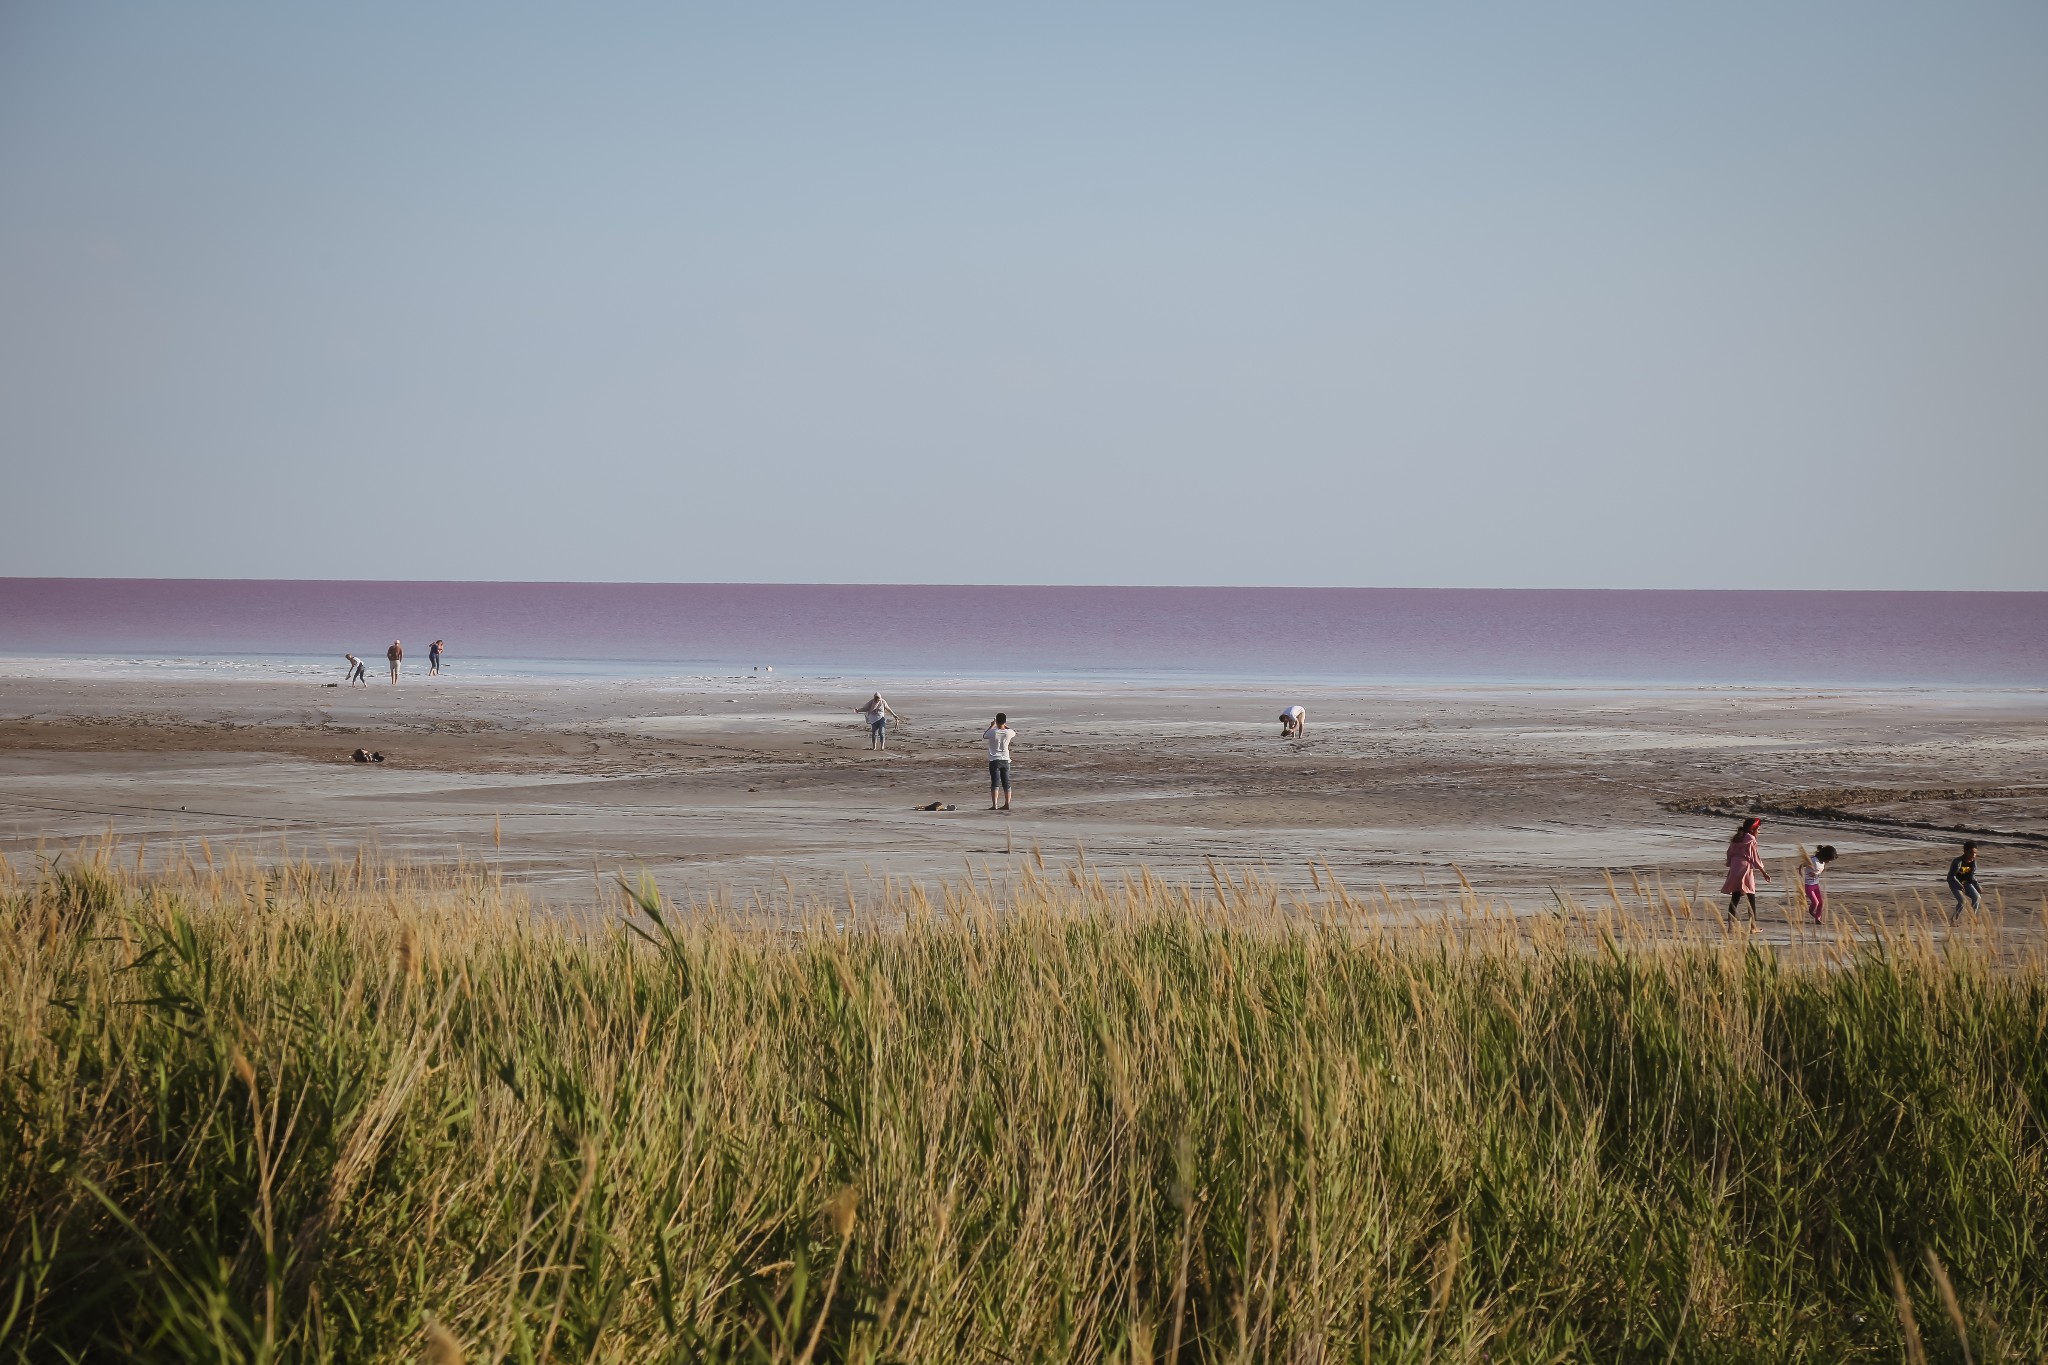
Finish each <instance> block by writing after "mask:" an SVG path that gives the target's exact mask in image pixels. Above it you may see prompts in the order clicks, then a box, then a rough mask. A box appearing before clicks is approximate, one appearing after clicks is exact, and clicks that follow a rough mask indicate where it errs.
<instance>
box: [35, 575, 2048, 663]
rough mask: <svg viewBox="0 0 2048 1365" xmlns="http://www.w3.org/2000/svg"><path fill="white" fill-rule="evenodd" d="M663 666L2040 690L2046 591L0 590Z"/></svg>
mask: <svg viewBox="0 0 2048 1365" xmlns="http://www.w3.org/2000/svg"><path fill="white" fill-rule="evenodd" d="M437 637H438V638H441V639H445V640H446V641H447V642H448V650H449V667H450V669H451V670H463V669H476V670H479V671H512V672H522V671H539V672H552V673H571V674H574V673H592V674H605V673H610V674H621V673H624V674H634V673H645V674H649V675H657V674H661V673H664V672H671V671H687V670H704V669H735V668H737V669H741V670H745V669H747V668H749V667H752V666H754V665H758V664H773V665H775V666H776V668H777V669H778V671H789V672H794V673H800V674H801V673H839V672H849V671H850V672H860V673H863V674H874V675H959V676H966V677H1015V676H1060V675H1067V674H1072V675H1082V676H1098V677H1132V678H1144V677H1152V676H1159V675H1174V676H1183V677H1187V678H1189V679H1234V678H1248V679H1251V678H1256V679H1270V678H1300V679H1304V680H1311V679H1312V680H1322V681H1359V682H1372V681H1380V680H1386V681H1426V680H1441V681H1475V682H1562V683H1575V682H1576V683H1601V682H1619V683H1628V682H1674V683H1685V682H1708V683H1713V682H1726V683H1788V684H1798V683H1834V684H1860V685H1878V686H1896V685H1915V684H1924V685H1936V686H1992V687H2039V686H2043V685H2048V593H1911V592H1670V591H1582V590H1522V589H1463V588H1429V589H1421V588H1415V589H1411V588H1116V587H973V586H943V585H940V586H903V585H830V584H757V583H721V584H687V583H680V584H669V583H392V582H330V581H305V580H190V579H58V578H0V654H5V655H12V656H16V657H38V658H52V657H55V658H62V659H78V660H81V661H85V660H93V659H99V660H119V659H147V660H159V661H161V660H195V661H196V660H207V659H220V658H228V659H251V660H270V661H279V662H308V663H310V662H316V661H317V662H320V663H323V664H325V663H329V662H333V663H337V664H338V660H339V657H340V655H341V654H342V653H343V652H344V651H353V652H354V653H356V654H359V655H362V656H363V657H365V658H366V659H369V660H370V661H371V664H372V667H373V668H375V667H378V666H381V662H382V658H383V654H384V648H385V646H386V645H388V644H389V643H390V642H391V641H392V639H393V638H398V639H402V640H403V641H404V642H405V648H406V655H407V661H408V665H409V666H413V667H424V666H425V662H426V653H427V645H428V644H429V643H430V642H431V641H433V640H434V639H436V638H437Z"/></svg>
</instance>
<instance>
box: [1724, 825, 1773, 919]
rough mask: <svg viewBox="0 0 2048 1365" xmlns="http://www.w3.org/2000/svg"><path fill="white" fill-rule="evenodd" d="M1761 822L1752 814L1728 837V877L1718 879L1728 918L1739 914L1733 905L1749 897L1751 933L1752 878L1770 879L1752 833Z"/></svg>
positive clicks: (1754, 887)
mask: <svg viewBox="0 0 2048 1365" xmlns="http://www.w3.org/2000/svg"><path fill="white" fill-rule="evenodd" d="M1763 827H1764V822H1763V821H1762V820H1760V819H1758V818H1757V817H1756V816H1751V817H1750V818H1749V819H1747V820H1744V821H1743V822H1742V824H1741V826H1740V827H1739V828H1738V829H1737V830H1736V831H1735V836H1734V837H1733V838H1731V839H1730V840H1729V841H1728V877H1727V879H1726V880H1725V881H1723V882H1722V883H1721V892H1722V894H1723V895H1725V896H1727V897H1728V918H1730V919H1739V918H1741V917H1740V916H1739V915H1738V914H1737V913H1736V906H1737V905H1738V904H1740V903H1741V901H1742V898H1743V897H1745V896H1747V897H1748V898H1749V929H1750V932H1751V933H1755V932H1756V931H1757V929H1758V928H1759V927H1760V926H1759V925H1758V924H1757V922H1756V879H1757V878H1758V877H1759V876H1761V877H1762V878H1763V879H1764V880H1765V881H1769V880H1770V879H1771V874H1770V872H1769V871H1768V870H1767V869H1766V868H1765V867H1764V860H1763V855H1762V854H1760V853H1758V852H1757V851H1756V833H1757V831H1758V830H1760V829H1762V828H1763Z"/></svg>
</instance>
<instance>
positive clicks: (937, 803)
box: [917, 801, 953, 810]
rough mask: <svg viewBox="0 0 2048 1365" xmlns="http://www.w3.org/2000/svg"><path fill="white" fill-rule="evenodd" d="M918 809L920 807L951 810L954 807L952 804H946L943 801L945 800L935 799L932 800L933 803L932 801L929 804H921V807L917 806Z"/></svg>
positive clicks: (923, 808) (921, 808) (920, 808)
mask: <svg viewBox="0 0 2048 1365" xmlns="http://www.w3.org/2000/svg"><path fill="white" fill-rule="evenodd" d="M917 809H918V810H951V809H953V808H952V807H951V806H949V805H947V804H946V803H945V802H943V801H934V802H932V803H931V804H930V805H929V806H919V807H917Z"/></svg>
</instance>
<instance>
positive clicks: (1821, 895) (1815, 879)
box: [1799, 844, 1835, 924]
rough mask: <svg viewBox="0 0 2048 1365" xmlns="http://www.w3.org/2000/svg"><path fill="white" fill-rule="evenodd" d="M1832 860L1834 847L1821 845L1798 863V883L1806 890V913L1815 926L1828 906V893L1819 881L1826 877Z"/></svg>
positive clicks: (1833, 858)
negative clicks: (1811, 918)
mask: <svg viewBox="0 0 2048 1365" xmlns="http://www.w3.org/2000/svg"><path fill="white" fill-rule="evenodd" d="M1800 851H1801V852H1802V853H1804V852H1805V850H1804V849H1802V850H1800ZM1834 860H1835V846H1834V845H1833V844H1822V845H1821V846H1820V847H1819V848H1817V849H1815V850H1814V851H1813V852H1811V853H1807V854H1806V856H1805V857H1804V858H1802V859H1801V860H1800V862H1799V881H1800V884H1801V885H1803V886H1804V887H1805V888H1806V913H1807V914H1809V915H1811V916H1813V922H1814V923H1815V924H1819V923H1820V917H1821V912H1822V911H1824V910H1826V909H1827V905H1828V893H1827V892H1826V891H1825V890H1824V889H1823V888H1822V887H1821V884H1820V879H1821V878H1822V877H1824V876H1826V875H1827V871H1828V864H1829V863H1831V862H1833V861H1834Z"/></svg>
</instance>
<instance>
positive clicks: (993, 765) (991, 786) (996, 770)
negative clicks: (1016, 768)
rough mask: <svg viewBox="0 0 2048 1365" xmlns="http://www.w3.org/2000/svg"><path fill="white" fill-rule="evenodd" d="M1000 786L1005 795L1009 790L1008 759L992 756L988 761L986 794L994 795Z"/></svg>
mask: <svg viewBox="0 0 2048 1365" xmlns="http://www.w3.org/2000/svg"><path fill="white" fill-rule="evenodd" d="M997 788H1001V789H1002V791H1003V794H1004V795H1005V796H1007V795H1009V792H1010V760H1009V759H1007V758H992V759H990V760H989V761H988V794H989V795H990V796H994V795H995V794H996V789H997Z"/></svg>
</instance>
